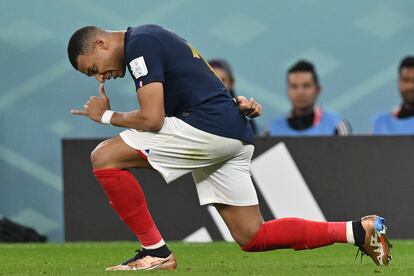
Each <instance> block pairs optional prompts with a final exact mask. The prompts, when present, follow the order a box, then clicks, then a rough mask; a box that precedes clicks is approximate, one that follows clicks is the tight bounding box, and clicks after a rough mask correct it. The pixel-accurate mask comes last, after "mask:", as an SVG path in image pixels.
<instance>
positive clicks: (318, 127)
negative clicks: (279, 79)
mask: <svg viewBox="0 0 414 276" xmlns="http://www.w3.org/2000/svg"><path fill="white" fill-rule="evenodd" d="M286 82H287V95H288V97H289V100H290V102H291V104H292V110H291V112H290V114H289V115H288V116H284V117H280V118H276V119H275V120H274V121H273V122H272V123H271V124H270V126H269V128H268V131H267V132H268V133H269V134H270V135H272V136H296V135H297V136H307V135H341V136H343V135H350V134H351V133H352V131H351V127H350V125H349V123H348V122H347V121H345V120H343V119H341V118H340V116H339V115H338V114H336V113H333V112H328V111H326V110H323V109H322V108H321V107H320V106H316V100H317V98H318V96H319V94H320V92H321V86H320V84H319V79H318V75H317V73H316V70H315V67H314V66H313V64H312V63H310V62H308V61H306V60H299V61H298V62H297V63H295V64H294V65H292V67H290V68H289V70H288V72H287V76H286Z"/></svg>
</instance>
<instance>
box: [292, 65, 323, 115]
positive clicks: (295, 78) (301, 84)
mask: <svg viewBox="0 0 414 276" xmlns="http://www.w3.org/2000/svg"><path fill="white" fill-rule="evenodd" d="M287 86H288V97H289V99H290V101H291V103H292V105H293V109H294V110H304V109H308V108H313V106H314V105H315V102H316V98H317V97H318V95H319V91H320V89H319V87H318V86H317V85H316V83H315V81H314V80H313V76H312V73H310V72H294V73H290V74H289V75H288V78H287Z"/></svg>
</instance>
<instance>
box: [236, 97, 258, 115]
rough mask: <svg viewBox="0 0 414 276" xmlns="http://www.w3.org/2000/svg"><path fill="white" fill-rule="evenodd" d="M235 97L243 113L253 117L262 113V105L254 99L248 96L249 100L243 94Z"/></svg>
mask: <svg viewBox="0 0 414 276" xmlns="http://www.w3.org/2000/svg"><path fill="white" fill-rule="evenodd" d="M235 99H236V103H237V105H238V106H239V109H240V111H241V112H242V113H243V114H244V115H246V116H249V117H250V118H255V117H258V116H260V115H261V114H262V105H261V104H259V103H258V102H256V100H255V99H253V98H250V100H247V99H246V97H244V96H237V97H236V98H235Z"/></svg>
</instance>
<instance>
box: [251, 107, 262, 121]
mask: <svg viewBox="0 0 414 276" xmlns="http://www.w3.org/2000/svg"><path fill="white" fill-rule="evenodd" d="M261 113H262V106H261V105H260V104H257V106H256V108H255V110H254V111H253V112H252V113H251V114H250V115H249V117H250V118H256V117H258V116H260V114H261Z"/></svg>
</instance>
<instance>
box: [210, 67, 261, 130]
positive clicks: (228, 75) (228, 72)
mask: <svg viewBox="0 0 414 276" xmlns="http://www.w3.org/2000/svg"><path fill="white" fill-rule="evenodd" d="M208 63H209V64H210V65H211V67H213V69H214V71H216V73H217V75H218V76H219V77H220V78H221V80H222V81H223V84H224V87H226V89H227V91H228V92H229V93H230V95H231V96H232V97H233V98H235V97H236V96H237V95H236V92H235V91H234V85H235V79H234V75H233V70H232V69H231V67H230V64H229V63H228V62H227V61H225V60H224V59H211V60H209V61H208ZM249 123H250V125H251V127H252V129H253V133H254V135H257V126H256V123H255V122H254V120H253V119H249Z"/></svg>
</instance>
